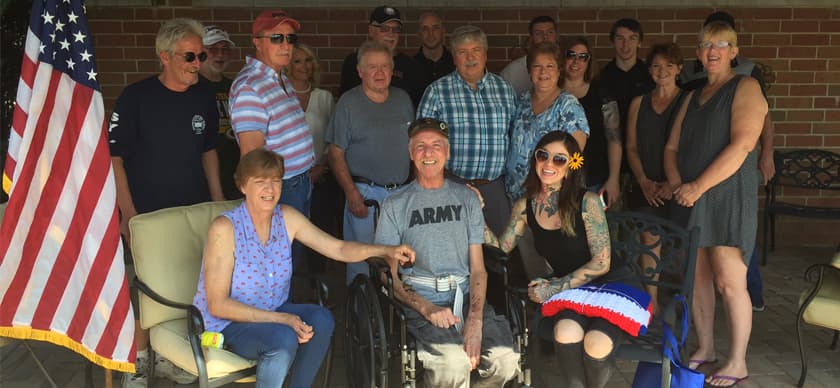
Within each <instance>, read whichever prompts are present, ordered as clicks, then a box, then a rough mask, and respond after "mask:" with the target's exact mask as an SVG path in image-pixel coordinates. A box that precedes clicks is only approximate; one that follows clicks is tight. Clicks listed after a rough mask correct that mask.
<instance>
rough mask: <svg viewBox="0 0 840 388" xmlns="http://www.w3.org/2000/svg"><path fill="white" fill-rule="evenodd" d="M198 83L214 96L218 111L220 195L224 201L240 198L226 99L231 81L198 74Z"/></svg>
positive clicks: (235, 147)
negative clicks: (217, 79)
mask: <svg viewBox="0 0 840 388" xmlns="http://www.w3.org/2000/svg"><path fill="white" fill-rule="evenodd" d="M198 82H199V83H202V84H206V85H208V86H209V87H210V89H212V90H213V92H214V95H215V96H216V108H217V109H218V111H219V139H218V142H217V143H216V152H217V153H218V154H219V179H220V180H221V183H222V193H223V194H224V195H225V198H226V199H238V198H242V192H241V191H239V188H237V187H236V183H234V181H233V173H234V172H235V171H236V165H237V164H239V143H237V142H236V135H234V133H233V128H232V127H231V125H230V103H229V98H228V95H229V94H230V85H231V83H232V82H233V81H231V79H230V78H225V77H222V80H221V81H218V82H216V81H211V80H209V79H207V78H204V76H203V75H201V74H199V75H198Z"/></svg>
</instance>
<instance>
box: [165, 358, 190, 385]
mask: <svg viewBox="0 0 840 388" xmlns="http://www.w3.org/2000/svg"><path fill="white" fill-rule="evenodd" d="M155 377H165V378H167V379H169V380H172V381H174V382H176V383H178V384H191V383H193V382H195V381H196V380H198V377H197V376H196V375H194V374H192V373H190V372H187V371H185V370H183V369H181V368H179V367H178V366H177V365H175V364H173V363H172V362H171V361H169V360H167V359H165V358H163V357H162V356H161V355H157V357H155Z"/></svg>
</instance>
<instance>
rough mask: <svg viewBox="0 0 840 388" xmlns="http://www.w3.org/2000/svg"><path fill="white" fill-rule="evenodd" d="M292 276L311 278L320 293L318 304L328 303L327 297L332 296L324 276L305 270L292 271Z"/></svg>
mask: <svg viewBox="0 0 840 388" xmlns="http://www.w3.org/2000/svg"><path fill="white" fill-rule="evenodd" d="M292 276H293V277H295V276H297V277H301V278H304V279H307V280H311V281H312V283H313V286H314V287H315V291H316V293H317V295H318V304H319V305H321V306H324V305H325V304H326V303H327V299H329V296H330V288H329V287H328V286H327V282H326V280H324V277H323V276H321V275H318V274H315V273H312V272H304V271H295V272H294V273H292Z"/></svg>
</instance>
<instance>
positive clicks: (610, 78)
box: [600, 58, 656, 139]
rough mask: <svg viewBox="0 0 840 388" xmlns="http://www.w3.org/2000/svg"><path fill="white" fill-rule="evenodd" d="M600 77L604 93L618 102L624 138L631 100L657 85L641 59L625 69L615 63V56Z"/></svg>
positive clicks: (602, 70) (623, 136)
mask: <svg viewBox="0 0 840 388" xmlns="http://www.w3.org/2000/svg"><path fill="white" fill-rule="evenodd" d="M600 78H601V82H600V84H601V87H603V88H604V90H603V93H604V94H605V95H606V96H607V97H609V98H611V99H614V100H615V101H616V102H617V103H618V112H619V115H620V117H621V135H622V139H623V138H625V137H626V136H625V134H626V132H627V110H628V109H629V108H630V101H633V98H634V97H636V96H641V95H642V94H646V93H649V92H650V91H651V90H653V87H654V86H656V85H655V84H654V83H653V78H651V77H650V72H649V71H648V67H647V65H645V62H644V61H642V60H641V59H639V60H637V61H636V64H635V65H633V67H631V68H630V71H624V70H621V69H620V68H619V67H618V65H616V64H615V58H613V60H612V61H610V63H607V65H606V66H604V68H603V69H601V74H600Z"/></svg>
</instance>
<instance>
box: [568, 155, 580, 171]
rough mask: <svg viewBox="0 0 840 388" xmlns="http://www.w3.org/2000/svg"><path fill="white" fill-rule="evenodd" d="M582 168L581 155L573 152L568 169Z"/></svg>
mask: <svg viewBox="0 0 840 388" xmlns="http://www.w3.org/2000/svg"><path fill="white" fill-rule="evenodd" d="M581 167H583V155H581V154H580V152H575V153H574V154H572V158H571V159H569V168H570V169H572V170H577V169H579V168H581Z"/></svg>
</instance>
